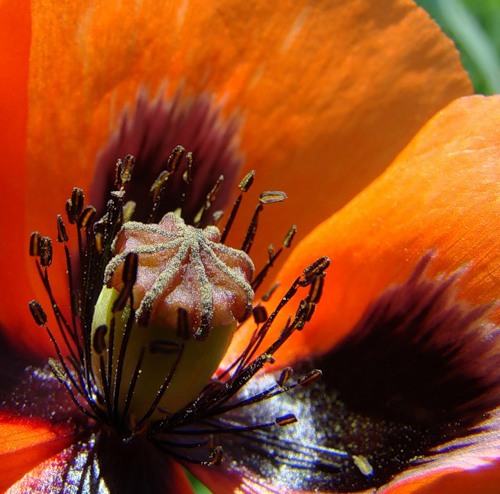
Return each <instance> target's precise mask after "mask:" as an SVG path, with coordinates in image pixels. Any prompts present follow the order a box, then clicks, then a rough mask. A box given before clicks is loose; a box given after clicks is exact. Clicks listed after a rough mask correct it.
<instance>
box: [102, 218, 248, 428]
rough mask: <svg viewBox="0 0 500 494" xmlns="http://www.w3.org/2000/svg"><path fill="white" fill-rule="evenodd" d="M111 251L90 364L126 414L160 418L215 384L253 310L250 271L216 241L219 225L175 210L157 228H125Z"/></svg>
mask: <svg viewBox="0 0 500 494" xmlns="http://www.w3.org/2000/svg"><path fill="white" fill-rule="evenodd" d="M113 251H114V254H115V257H114V258H113V259H112V260H111V261H110V262H109V264H108V266H107V267H106V272H105V275H104V281H105V286H104V287H103V289H102V291H101V294H100V295H99V299H98V301H97V304H96V308H95V312H94V317H93V323H92V339H93V341H94V344H93V347H92V368H93V370H94V373H95V375H96V376H97V379H98V386H99V390H100V392H101V393H102V394H103V395H107V396H109V399H111V400H113V401H114V402H116V403H118V407H119V412H120V414H125V415H127V416H129V418H130V421H132V422H133V421H134V420H140V418H141V417H144V416H145V415H147V414H150V415H151V419H152V420H154V419H158V418H160V417H163V416H165V413H166V412H167V413H170V414H171V413H173V412H176V411H178V410H179V409H180V408H182V407H183V406H185V405H187V404H188V403H189V402H191V401H192V400H194V399H195V398H196V396H198V394H199V393H200V391H201V390H202V389H203V387H204V386H205V385H206V384H207V382H209V380H210V378H211V376H212V374H213V373H214V371H215V370H216V369H217V366H218V365H219V363H220V361H221V360H222V357H223V356H224V354H225V352H226V350H227V347H228V345H229V343H230V341H231V338H232V335H233V333H234V330H235V329H236V326H237V323H238V322H240V321H243V320H244V319H245V318H247V317H248V316H249V315H250V313H251V309H252V302H253V296H254V293H253V290H252V287H251V286H250V279H251V277H252V275H253V271H254V266H253V263H252V261H251V259H250V257H249V256H248V255H247V254H245V253H244V252H243V251H240V250H236V249H233V248H231V247H228V246H226V245H224V244H221V243H220V232H219V230H218V229H217V227H215V226H208V227H206V228H205V229H203V230H202V229H199V228H195V227H193V226H190V225H186V224H185V223H184V220H183V219H182V218H180V217H179V216H177V215H176V214H174V213H168V214H166V215H165V216H164V217H163V219H162V220H161V221H160V223H159V224H144V223H139V222H133V221H130V222H127V223H125V224H124V226H123V227H122V229H121V231H120V232H119V234H118V235H117V237H116V239H115V241H114V243H113ZM122 348H123V349H126V351H125V350H124V351H121V349H122ZM110 354H111V356H110ZM105 362H111V369H110V368H107V364H106V363H105ZM130 383H133V387H132V386H131V385H130ZM115 393H117V394H118V395H119V396H118V397H117V396H113V395H114V394H115ZM153 404H154V405H156V406H155V407H153V409H154V410H155V411H154V412H153V411H152V410H151V411H150V409H151V407H152V405H153ZM134 418H135V419H134Z"/></svg>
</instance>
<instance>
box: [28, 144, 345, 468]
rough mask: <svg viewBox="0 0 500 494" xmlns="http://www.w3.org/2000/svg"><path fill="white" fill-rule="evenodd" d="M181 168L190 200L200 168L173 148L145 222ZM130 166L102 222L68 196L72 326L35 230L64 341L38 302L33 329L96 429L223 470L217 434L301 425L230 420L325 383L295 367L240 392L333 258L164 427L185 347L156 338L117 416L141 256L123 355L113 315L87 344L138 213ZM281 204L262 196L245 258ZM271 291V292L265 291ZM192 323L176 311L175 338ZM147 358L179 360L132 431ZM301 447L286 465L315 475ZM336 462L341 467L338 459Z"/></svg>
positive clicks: (306, 312)
mask: <svg viewBox="0 0 500 494" xmlns="http://www.w3.org/2000/svg"><path fill="white" fill-rule="evenodd" d="M183 161H185V162H186V163H185V167H182V168H184V169H185V171H184V172H183V177H182V180H183V182H184V184H185V190H184V192H183V195H182V200H181V209H182V204H183V201H184V200H185V198H186V197H187V196H188V195H189V186H190V183H191V182H192V175H193V173H195V171H196V166H195V163H194V162H193V157H192V155H191V154H190V153H186V152H185V149H184V148H182V147H181V146H177V147H176V148H175V149H174V150H173V151H172V154H171V156H170V158H169V159H168V162H167V164H166V167H165V169H164V170H163V171H162V172H161V173H160V174H159V176H158V177H157V179H156V180H155V181H154V183H153V186H152V187H151V195H152V206H151V212H150V215H149V221H158V220H159V218H158V214H159V212H160V211H162V210H163V209H164V208H162V201H164V200H165V199H166V197H165V191H166V185H167V183H168V181H169V179H170V178H171V177H172V176H174V175H175V174H176V172H178V171H179V170H180V169H181V163H182V162H183ZM134 164H135V159H134V158H133V157H132V156H127V157H125V158H124V159H123V160H118V162H117V165H116V178H115V189H116V190H114V191H113V192H112V193H111V194H110V198H109V200H108V203H107V206H106V210H105V213H104V214H103V216H102V217H101V218H99V219H97V218H96V216H97V214H96V210H95V208H93V207H92V206H89V205H85V198H84V194H83V191H82V190H81V189H78V188H75V189H74V190H73V192H72V195H71V198H70V199H68V201H67V204H66V214H67V219H68V221H69V223H70V224H71V225H73V226H74V228H75V230H76V236H77V242H78V256H77V259H78V260H79V264H76V265H74V264H73V261H72V257H71V254H70V248H69V246H68V242H69V235H68V232H67V229H66V225H65V222H64V220H63V218H62V216H58V217H57V232H58V234H57V240H58V242H59V243H60V244H62V246H63V249H64V253H65V263H66V270H67V273H68V283H69V287H70V293H71V304H70V307H71V317H70V318H69V319H68V318H66V317H65V315H64V314H63V312H62V311H61V310H60V305H59V303H58V302H57V300H56V298H55V296H54V294H53V291H52V289H51V284H50V280H49V273H48V268H49V267H50V265H51V264H52V242H51V240H50V238H48V237H43V236H42V235H40V234H39V233H38V232H35V233H33V234H32V237H31V241H30V254H31V255H32V256H34V257H35V258H36V265H37V268H38V271H39V274H40V278H41V279H42V283H43V285H44V287H45V290H46V292H47V294H48V297H49V300H50V304H51V307H52V310H53V315H54V317H55V320H56V322H57V325H58V329H59V333H60V334H61V335H62V345H60V344H59V343H58V341H57V338H56V337H55V335H54V333H53V332H52V330H51V329H50V328H49V326H48V324H47V316H46V315H45V312H44V311H43V309H42V307H41V305H40V304H39V303H38V302H37V301H32V302H31V303H30V310H31V313H32V315H33V318H34V319H35V322H36V323H37V324H38V325H39V326H42V327H44V328H45V330H46V331H47V333H48V335H49V338H50V340H51V341H52V343H53V345H54V348H55V350H56V354H57V359H51V361H50V367H51V369H52V371H53V373H54V375H55V377H56V378H57V379H58V381H59V382H61V384H62V385H63V386H64V387H65V388H66V389H67V391H68V392H69V394H70V397H71V399H72V401H73V402H74V404H75V405H76V406H77V408H78V409H79V410H81V411H82V413H84V414H85V415H86V416H88V417H90V418H92V419H93V420H95V421H97V422H101V423H105V424H108V425H110V426H112V427H113V428H114V429H115V430H116V431H117V432H118V433H119V434H120V435H121V436H122V437H124V438H129V437H131V436H136V435H146V436H147V437H148V438H149V439H150V440H151V441H152V442H153V443H154V444H156V445H157V446H158V447H159V448H160V449H164V450H166V451H168V452H169V454H171V455H173V456H175V457H177V458H179V459H182V460H184V461H188V462H195V463H198V464H202V465H217V464H219V463H220V462H221V461H222V458H223V455H224V452H223V450H222V447H221V446H220V445H218V444H216V442H215V438H216V437H217V436H218V435H221V434H223V435H226V434H237V435H247V434H252V435H254V437H255V439H256V440H258V441H259V442H268V443H269V444H272V443H273V441H276V440H277V439H275V436H273V434H272V431H273V430H274V429H275V428H283V427H286V426H288V425H292V424H294V423H295V422H296V421H297V418H296V417H295V415H294V414H292V413H284V414H283V413H280V414H278V415H276V416H275V417H274V418H272V419H271V420H268V421H259V422H258V423H255V424H242V423H239V422H238V421H237V420H234V419H233V418H231V417H233V416H234V415H235V413H236V415H237V412H238V410H241V409H242V408H243V407H247V406H250V405H254V404H257V403H261V402H263V401H266V400H270V399H272V398H274V397H276V396H279V395H283V394H285V393H290V392H291V391H293V390H295V389H297V388H302V387H305V386H307V385H308V384H309V383H311V382H313V381H315V380H316V379H317V378H319V377H320V376H321V371H319V370H313V371H311V372H309V373H306V374H305V375H303V376H301V377H299V378H298V379H297V380H295V381H292V380H291V377H292V369H290V368H287V369H285V370H284V371H283V372H282V373H281V375H280V377H279V379H277V381H276V383H275V384H274V385H272V386H270V387H268V388H267V389H264V390H261V391H259V392H258V393H256V394H254V395H252V396H250V397H246V398H239V397H238V396H239V394H240V392H241V390H242V388H244V386H245V385H246V384H247V383H248V382H249V381H250V380H252V379H253V378H254V376H255V375H256V374H257V373H258V372H259V371H260V370H261V369H262V368H263V367H264V365H266V364H268V363H272V362H274V354H275V353H276V351H277V350H278V349H279V348H280V347H281V346H282V345H283V344H285V342H286V341H287V340H288V338H289V337H290V336H291V335H292V334H293V333H294V332H295V331H300V330H302V329H303V327H304V325H305V324H306V323H307V322H308V321H309V320H310V318H311V316H312V314H313V313H314V309H315V306H316V304H317V303H318V302H319V300H320V297H321V291H322V286H323V279H324V276H325V272H326V269H327V268H328V265H329V260H328V259H327V258H321V259H318V260H317V261H316V262H315V263H313V264H312V265H310V266H309V267H307V268H306V269H305V270H304V272H303V273H302V275H301V276H299V277H298V278H297V279H296V280H295V282H294V283H293V284H292V286H291V287H290V288H289V289H288V291H287V292H286V294H285V295H284V297H283V298H282V299H281V301H280V302H279V303H278V305H277V307H276V309H275V310H274V311H272V312H271V314H270V315H268V314H267V312H266V310H265V309H264V307H262V306H260V305H257V306H256V307H255V308H254V310H253V314H254V321H255V324H256V328H255V330H254V332H253V335H252V336H251V338H250V341H249V343H248V345H247V347H246V348H245V349H244V350H243V351H242V353H241V354H240V356H239V357H238V358H237V359H236V360H235V361H234V362H233V363H232V365H231V366H230V367H229V368H228V369H227V370H226V371H224V372H222V373H220V374H219V375H218V376H217V377H216V378H214V379H213V380H212V381H211V382H210V383H208V384H207V386H206V387H205V389H204V390H203V391H202V392H201V393H200V395H199V396H198V397H197V398H196V400H194V401H193V402H192V403H191V404H189V405H188V406H186V407H185V408H183V409H182V410H180V411H178V412H176V413H174V414H167V413H166V412H165V416H164V418H163V419H161V420H156V421H153V422H151V421H150V418H151V416H152V414H153V413H154V412H155V410H157V409H158V405H159V403H160V401H161V399H162V396H163V395H164V393H165V391H166V390H167V388H168V386H169V384H170V381H171V380H172V378H173V376H174V374H175V371H176V368H177V364H178V363H179V362H180V359H181V358H182V354H183V348H182V345H178V344H174V343H173V342H170V341H165V340H156V341H152V342H150V343H149V345H148V346H147V347H144V348H142V349H141V351H140V354H139V357H138V360H137V362H136V365H135V369H134V372H133V375H132V377H131V379H130V382H129V383H128V387H127V394H126V396H125V397H124V400H125V401H124V405H123V406H122V408H121V409H120V407H119V403H120V386H121V383H122V380H123V370H124V360H125V354H126V352H127V346H128V344H129V341H130V335H131V331H133V322H134V318H135V311H134V309H133V306H134V301H133V288H134V284H135V282H136V278H137V268H138V256H137V255H136V254H130V255H129V256H128V257H127V259H126V262H125V267H124V270H123V288H122V290H121V292H120V293H119V296H118V298H117V300H116V302H115V304H114V306H113V309H112V313H113V314H115V313H117V312H119V311H122V310H123V309H124V308H125V307H128V308H129V311H130V312H129V316H128V320H127V322H126V324H125V327H124V329H123V330H121V331H123V335H122V342H121V345H120V346H119V347H116V345H115V333H116V331H117V324H116V320H115V316H114V315H113V316H112V318H111V323H110V324H109V327H108V326H106V325H103V326H100V327H99V328H97V329H96V330H95V332H94V336H93V337H92V336H91V334H92V329H91V325H92V319H93V314H94V307H95V304H96V301H97V298H98V296H99V293H100V291H101V289H102V283H103V282H102V280H103V276H104V270H105V268H106V265H107V264H108V262H109V261H110V259H111V258H112V243H113V240H114V238H115V236H116V235H117V233H118V232H119V230H120V228H121V226H122V225H123V223H124V222H125V221H127V220H128V219H130V217H131V215H132V214H133V210H134V205H133V204H131V203H128V202H127V201H126V195H127V194H126V193H127V187H128V186H129V184H130V182H131V180H132V176H133V169H134ZM254 175H255V173H254V172H250V173H249V174H247V175H246V176H245V177H244V179H243V180H242V182H241V183H240V185H239V188H240V190H241V193H240V195H239V196H238V197H237V198H236V201H235V203H234V206H233V208H232V210H231V212H230V214H229V216H228V219H227V221H226V224H225V227H224V229H223V232H222V242H223V243H225V242H226V240H227V237H228V234H229V232H230V231H231V228H232V226H233V223H234V221H235V219H236V216H237V212H238V210H239V207H240V204H241V202H242V199H243V194H244V193H245V192H247V191H248V190H249V188H250V186H251V185H252V183H253V180H254ZM222 184H223V177H222V176H221V177H220V178H219V179H218V180H216V182H215V183H214V184H213V186H212V188H211V189H210V191H209V193H208V194H207V196H206V199H205V202H204V204H203V205H202V207H201V209H200V210H199V212H198V213H197V214H196V215H195V217H194V222H195V225H201V224H202V223H203V224H206V222H207V221H206V219H205V215H206V213H207V211H209V210H210V208H211V205H212V204H213V202H214V201H215V198H216V196H217V193H218V191H219V189H220V187H221V186H222ZM284 199H286V195H285V194H284V193H283V192H280V191H268V192H263V193H262V194H261V195H260V198H259V203H258V205H257V207H256V209H255V213H254V215H253V217H252V219H251V221H250V224H249V226H248V229H247V233H246V235H245V237H244V239H243V243H242V250H243V251H245V252H247V253H248V252H249V251H250V249H251V247H252V244H253V241H254V238H255V235H256V233H257V227H258V219H259V216H260V214H261V213H262V211H263V209H264V206H265V205H268V204H271V203H275V202H281V201H283V200H284ZM221 216H222V214H221V213H220V214H216V215H215V218H214V221H219V220H220V217H221ZM295 232H296V227H295V226H292V227H291V229H290V230H289V232H288V233H287V235H286V236H285V239H284V241H283V245H282V246H281V247H280V248H279V249H278V250H277V251H274V248H273V247H272V246H270V248H269V257H268V261H267V263H266V264H265V265H264V266H263V267H262V269H261V270H260V271H259V272H258V274H256V276H255V277H254V279H253V280H252V287H253V288H254V289H257V288H258V287H260V286H261V284H262V282H263V281H264V279H265V277H266V275H267V273H268V271H269V269H270V268H271V267H272V266H273V264H274V263H275V261H276V259H277V258H278V256H279V255H280V254H281V253H282V252H283V249H285V248H289V247H290V245H291V242H292V239H293V237H294V235H295ZM302 290H304V291H305V296H303V298H302V299H301V300H300V301H299V303H298V308H297V310H296V313H295V316H294V317H293V318H291V319H290V320H289V321H288V322H287V323H286V325H285V327H283V328H282V329H281V331H280V332H279V336H277V337H276V339H275V340H274V341H273V342H272V343H271V344H270V345H269V346H268V347H266V348H264V349H262V343H263V341H264V339H265V337H266V335H267V334H268V333H269V330H270V329H271V326H272V325H273V323H274V321H275V320H276V317H277V315H278V314H279V312H280V311H281V310H282V309H283V308H284V307H285V305H287V304H288V303H289V302H290V301H291V300H292V299H294V298H295V297H296V295H297V294H298V292H299V291H302ZM271 292H272V290H271V291H270V292H269V293H271ZM186 321H187V314H186V312H185V310H183V309H180V310H179V313H178V322H179V323H178V333H179V335H185V336H186V337H188V336H189V331H188V329H187V328H186ZM146 352H152V353H165V354H173V355H176V361H175V363H174V365H173V366H172V368H171V370H170V371H169V373H168V374H167V375H166V376H165V380H164V382H163V384H162V385H161V387H160V388H159V389H158V392H157V394H156V397H155V399H154V400H153V402H152V403H151V406H150V407H149V409H148V411H147V412H146V413H145V414H144V416H143V417H140V418H138V419H136V420H135V421H134V422H133V423H131V420H130V418H129V417H127V415H128V410H129V407H130V404H131V402H132V400H133V398H134V391H135V389H136V384H137V379H138V377H139V375H140V373H141V366H142V362H143V359H144V355H145V353H146ZM92 354H94V355H97V356H98V360H99V365H98V366H96V365H95V364H94V366H92V365H91V362H92ZM115 356H116V359H115ZM114 359H115V362H114ZM113 362H114V363H113ZM96 367H97V368H96ZM96 373H97V374H98V375H96ZM113 377H114V379H113ZM98 382H101V383H102V391H100V389H101V388H100V387H99V386H98ZM193 436H198V437H199V439H197V440H196V441H194V442H193V441H192V440H186V439H187V438H188V437H193ZM293 447H294V448H296V447H298V445H297V444H295V443H294V445H293ZM300 447H301V448H302V450H301V452H302V455H301V460H300V461H299V460H294V457H293V454H292V453H291V451H292V445H290V455H289V456H287V457H286V458H281V459H280V461H283V462H292V463H294V464H295V465H296V466H297V467H299V468H302V467H303V468H312V466H311V465H312V463H311V464H309V463H307V460H304V458H307V455H306V454H305V453H304V451H308V448H312V447H311V446H300ZM282 449H283V448H282ZM285 449H286V447H285ZM189 450H192V451H196V452H197V453H196V454H194V455H192V454H189V453H186V451H189ZM198 450H200V451H202V452H203V451H205V452H206V453H203V454H205V455H206V456H205V457H203V456H201V457H200V452H199V451H198ZM336 456H340V457H345V456H348V455H347V453H345V452H342V451H336V450H335V451H333V450H329V452H328V457H329V458H334V457H336ZM311 461H312V460H311ZM332 461H333V463H335V461H334V460H332ZM304 462H305V463H304Z"/></svg>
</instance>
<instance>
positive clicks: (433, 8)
mask: <svg viewBox="0 0 500 494" xmlns="http://www.w3.org/2000/svg"><path fill="white" fill-rule="evenodd" d="M417 3H418V4H419V5H421V6H422V7H424V8H425V9H426V10H427V11H428V12H429V14H430V15H431V16H432V17H433V18H434V20H435V21H436V22H437V23H438V24H439V25H441V27H442V28H443V30H444V32H445V33H446V34H447V35H448V36H449V37H450V38H452V39H453V40H455V43H456V44H457V47H458V49H459V50H460V53H461V55H462V63H463V65H464V67H465V68H466V70H467V71H468V72H469V75H470V77H471V79H472V82H473V83H474V88H475V90H476V93H481V94H498V93H500V0H417Z"/></svg>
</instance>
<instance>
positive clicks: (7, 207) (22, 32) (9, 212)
mask: <svg viewBox="0 0 500 494" xmlns="http://www.w3.org/2000/svg"><path fill="white" fill-rule="evenodd" d="M30 3H31V2H30V1H29V0H20V1H19V2H9V1H0V73H1V74H2V77H1V78H0V95H1V98H0V128H1V132H0V148H1V149H2V163H1V165H0V166H1V170H2V193H1V194H0V210H1V211H2V219H1V222H0V228H1V231H0V238H1V239H2V255H1V256H0V272H1V273H2V283H1V284H0V320H1V323H0V324H1V327H2V330H4V329H5V330H7V331H12V333H15V335H14V337H15V338H16V340H18V341H21V340H22V337H23V334H22V332H21V331H20V329H21V328H22V327H23V326H26V324H28V323H29V320H30V318H29V314H28V311H27V310H26V307H27V302H28V300H27V298H26V297H27V296H25V294H26V288H27V283H26V279H25V278H24V265H25V263H26V256H25V255H24V254H25V252H24V251H25V249H27V239H26V234H25V230H24V210H23V205H24V201H25V194H26V191H25V187H26V182H25V178H26V169H25V161H26V124H27V118H28V58H29V48H30V38H31V18H30ZM13 294H15V296H13Z"/></svg>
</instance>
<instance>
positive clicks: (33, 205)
mask: <svg viewBox="0 0 500 494" xmlns="http://www.w3.org/2000/svg"><path fill="white" fill-rule="evenodd" d="M33 40H34V41H33V46H32V51H31V71H30V124H29V135H30V145H29V161H30V166H29V174H28V181H29V185H28V200H27V221H26V230H25V235H28V234H29V233H30V232H31V231H32V230H34V229H38V230H41V231H42V232H43V233H44V234H51V235H54V229H55V227H54V216H55V214H56V213H57V212H61V210H62V209H63V208H64V201H65V199H66V198H67V196H68V194H69V192H70V190H71V187H73V186H75V185H78V186H83V187H85V188H86V189H88V185H89V180H90V177H91V168H92V166H93V164H94V161H95V157H96V153H97V152H98V151H99V149H100V148H101V147H103V146H104V145H105V143H106V140H107V138H108V136H109V134H110V132H111V131H112V130H113V129H114V128H115V127H116V125H117V123H118V121H119V118H120V115H121V113H122V111H123V109H124V107H125V106H127V105H133V103H134V100H135V95H136V93H137V89H138V88H139V87H146V88H147V89H148V90H149V91H150V93H151V94H155V93H156V91H157V90H158V88H160V87H163V86H165V85H167V90H166V93H167V94H173V93H174V92H175V91H176V90H177V89H178V88H179V87H182V88H183V92H184V94H186V95H187V96H192V95H197V94H199V93H201V92H208V93H214V94H215V95H216V101H217V103H218V104H223V105H225V106H224V107H225V110H224V111H225V113H226V114H227V115H229V114H233V113H234V112H237V113H239V114H240V115H241V117H242V121H243V129H242V133H241V151H242V152H243V154H244V155H246V159H247V168H257V169H258V170H259V175H258V177H259V178H258V185H256V186H255V187H254V189H255V191H254V192H252V193H253V194H256V193H257V192H258V191H260V190H263V189H266V188H267V189H278V188H281V189H284V190H286V191H287V193H288V195H289V197H290V200H289V201H288V203H287V205H281V206H275V207H274V208H273V209H274V213H272V214H270V215H267V217H264V218H263V221H262V222H261V230H260V233H259V235H258V238H257V241H256V246H255V247H254V250H253V253H254V255H256V256H257V258H259V259H262V258H263V256H264V255H265V250H266V249H265V247H267V244H268V243H269V242H271V241H272V242H275V243H276V242H280V241H281V239H282V238H283V236H284V234H285V232H286V230H287V229H288V227H289V225H290V224H291V223H297V224H299V225H300V230H299V235H303V234H305V233H306V232H308V231H309V230H311V229H312V228H313V227H314V226H315V225H316V224H317V223H318V222H319V221H320V220H322V219H324V218H326V217H328V216H329V215H330V214H331V212H332V211H334V210H335V209H337V208H338V207H339V206H340V205H342V204H344V203H345V202H346V201H347V200H348V199H349V198H351V197H352V196H353V195H354V194H355V193H356V192H357V191H358V190H360V189H361V188H362V187H363V186H364V185H366V184H367V183H368V182H369V181H370V180H372V179H373V178H374V177H375V176H377V175H378V174H379V173H380V172H381V170H383V169H384V168H385V167H386V166H387V164H388V163H389V162H390V161H391V160H392V159H393V158H394V156H395V155H396V154H397V153H398V152H399V151H400V150H401V149H402V147H403V146H404V145H405V144H406V143H407V142H408V141H409V140H410V138H411V136H412V135H413V134H414V133H415V132H416V131H417V129H418V128H419V127H420V126H421V125H422V124H423V123H424V122H425V121H426V120H427V119H428V118H429V117H430V116H431V115H432V114H433V113H434V112H435V111H437V110H438V109H439V108H441V107H443V106H444V105H445V104H447V103H448V102H449V101H451V100H452V99H453V98H455V97H457V96H460V95H463V94H465V93H469V92H470V91H471V87H470V83H469V81H468V79H467V76H466V74H465V72H464V71H463V69H462V68H461V66H460V63H459V58H458V54H457V52H456V50H455V49H454V47H453V45H452V43H451V42H450V41H449V40H448V39H446V38H445V37H444V35H443V34H442V33H441V32H440V30H439V28H438V27H437V26H436V25H435V24H434V23H433V22H432V21H431V20H430V19H429V17H428V15H427V14H426V13H425V12H424V11H422V10H421V9H419V8H417V7H416V6H415V5H414V4H413V3H412V2H410V1H408V0H394V1H393V2H387V0H372V1H370V2H366V1H365V0H351V1H350V2H345V1H344V0H315V1H312V0H284V1H281V2H280V4H279V8H276V6H275V5H274V3H273V2H261V1H258V0H241V1H234V0H217V1H208V0H185V1H182V2H158V1H157V0H144V1H142V2H135V3H134V4H133V5H131V4H130V2H107V1H105V0H97V1H96V0H92V1H91V0H85V1H78V2H61V1H59V0H40V1H38V2H35V3H34V5H33ZM181 144H182V143H181ZM253 202H254V201H253V200H249V201H247V204H252V207H253ZM277 224H278V225H280V228H279V229H277V228H276V226H275V225H277ZM276 230H279V231H276ZM18 245H21V244H19V243H18ZM19 248H20V247H19ZM55 276H56V275H55V274H53V277H55ZM22 277H23V279H24V274H23V275H22ZM30 278H31V284H32V286H29V285H28V284H26V289H25V291H24V292H23V293H28V292H29V293H33V292H34V291H35V290H36V287H37V286H39V282H38V280H36V279H34V278H35V276H34V275H33V270H32V271H31V272H30ZM57 283H59V284H60V283H62V280H61V279H59V278H58V279H56V284H57ZM37 297H40V296H39V294H38V293H37ZM15 329H16V330H17V329H19V328H15ZM34 331H36V329H34ZM25 334H26V333H25ZM32 338H34V336H33V335H32V334H27V335H26V337H25V339H26V340H27V341H28V342H29V340H31V339H32Z"/></svg>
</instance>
